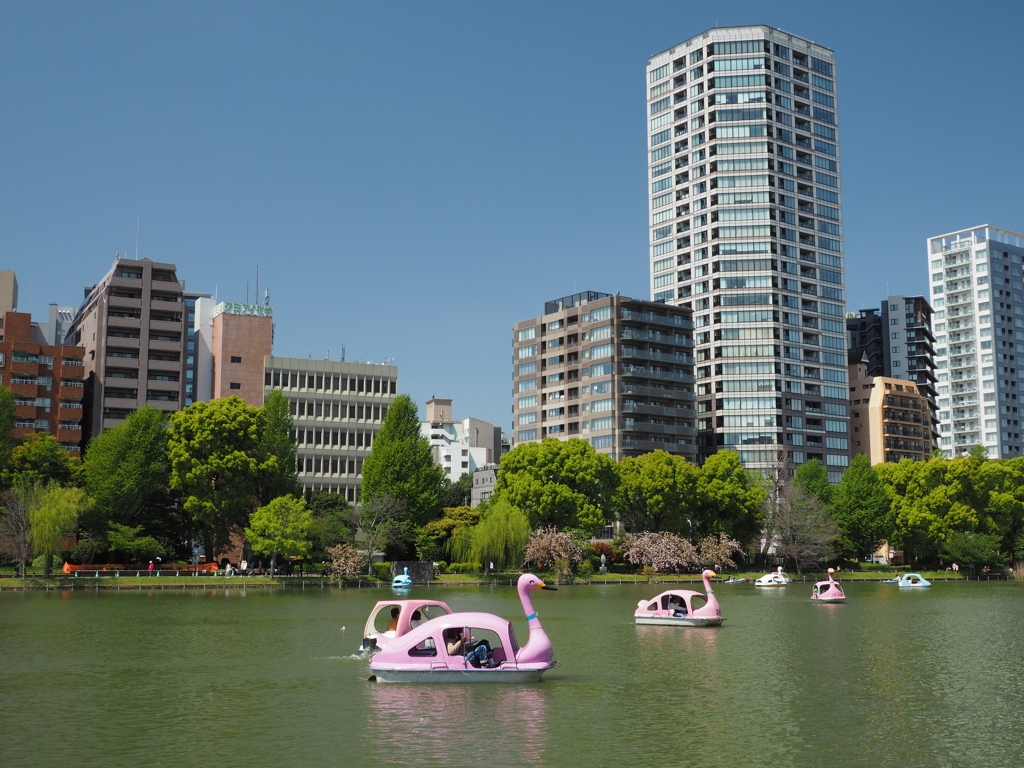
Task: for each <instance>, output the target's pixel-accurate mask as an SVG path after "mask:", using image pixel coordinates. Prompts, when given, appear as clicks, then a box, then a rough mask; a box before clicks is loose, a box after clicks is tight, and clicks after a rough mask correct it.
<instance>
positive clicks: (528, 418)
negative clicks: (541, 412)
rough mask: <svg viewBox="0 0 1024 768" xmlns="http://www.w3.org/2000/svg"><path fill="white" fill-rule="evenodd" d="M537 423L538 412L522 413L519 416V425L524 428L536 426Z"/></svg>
mask: <svg viewBox="0 0 1024 768" xmlns="http://www.w3.org/2000/svg"><path fill="white" fill-rule="evenodd" d="M536 423H537V412H536V411H530V412H529V413H520V414H519V425H520V426H522V425H524V424H536Z"/></svg>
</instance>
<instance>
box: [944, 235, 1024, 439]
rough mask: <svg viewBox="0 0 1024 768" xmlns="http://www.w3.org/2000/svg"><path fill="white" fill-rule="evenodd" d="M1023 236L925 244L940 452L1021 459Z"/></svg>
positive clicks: (960, 237)
mask: <svg viewBox="0 0 1024 768" xmlns="http://www.w3.org/2000/svg"><path fill="white" fill-rule="evenodd" d="M1022 260H1024V235H1022V234H1020V233H1019V232H1013V231H1010V230H1008V229H1000V228H999V227H993V226H992V225H990V224H985V225H982V226H979V227H973V228H971V229H962V230H959V231H957V232H950V233H949V234H945V235H940V236H938V237H932V238H929V239H928V267H929V274H930V276H931V279H930V285H931V298H932V301H931V304H932V307H934V308H935V347H936V349H935V359H936V362H935V366H936V369H937V371H938V399H939V430H940V443H941V444H940V448H942V451H943V453H944V454H945V455H946V456H956V455H959V454H962V453H965V452H966V451H968V450H969V449H970V448H971V447H972V446H975V445H979V446H983V447H984V448H985V450H986V451H987V452H988V455H989V456H991V457H993V458H1012V457H1014V456H1020V455H1021V444H1022V442H1021V433H1022V432H1024V428H1022V426H1021V420H1022V418H1024V413H1022V409H1024V402H1022V392H1021V389H1022V388H1024V368H1021V365H1020V360H1018V359H1017V358H1018V357H1019V356H1020V353H1021V350H1022V349H1024V302H1022V297H1024V289H1022V288H1021V282H1022V276H1021V269H1022V268H1024V267H1022V263H1021V262H1022Z"/></svg>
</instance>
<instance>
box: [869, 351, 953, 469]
mask: <svg viewBox="0 0 1024 768" xmlns="http://www.w3.org/2000/svg"><path fill="white" fill-rule="evenodd" d="M867 367H868V363H867V360H862V361H861V362H859V363H857V364H855V365H851V366H850V402H851V405H852V410H851V412H850V417H851V418H850V430H851V437H852V438H853V453H854V454H858V453H866V454H868V456H869V458H870V459H871V463H872V464H881V463H883V462H898V461H900V460H901V459H912V460H914V461H925V460H927V459H928V458H930V456H931V452H932V450H933V449H934V447H935V446H934V443H933V438H932V434H933V433H932V430H931V409H930V407H929V402H928V397H927V395H926V394H924V393H922V391H921V390H920V389H919V388H918V385H917V384H916V383H915V382H910V381H905V380H902V379H890V378H888V377H885V376H868V375H867Z"/></svg>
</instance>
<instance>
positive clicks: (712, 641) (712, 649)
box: [636, 625, 719, 657]
mask: <svg viewBox="0 0 1024 768" xmlns="http://www.w3.org/2000/svg"><path fill="white" fill-rule="evenodd" d="M718 634H719V633H718V632H709V631H708V630H707V629H704V628H702V627H659V626H644V625H637V628H636V639H637V641H638V646H637V652H638V653H639V655H640V656H641V657H643V656H644V655H646V654H648V653H654V654H659V655H660V654H664V653H666V652H671V651H679V650H685V651H696V652H700V651H707V652H708V653H709V654H712V655H715V654H717V652H718V651H717V644H718Z"/></svg>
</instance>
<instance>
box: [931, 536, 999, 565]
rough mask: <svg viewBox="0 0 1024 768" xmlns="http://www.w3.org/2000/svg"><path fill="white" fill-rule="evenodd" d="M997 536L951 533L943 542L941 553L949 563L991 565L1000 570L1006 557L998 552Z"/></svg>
mask: <svg viewBox="0 0 1024 768" xmlns="http://www.w3.org/2000/svg"><path fill="white" fill-rule="evenodd" d="M1001 543H1002V541H1001V537H1000V536H999V535H998V534H985V533H953V534H950V537H949V538H948V539H946V541H945V542H943V544H942V547H941V550H940V551H941V552H942V554H943V555H945V556H946V557H948V558H949V559H950V560H951V561H953V562H956V563H964V564H965V565H972V566H977V565H991V566H995V567H997V568H1001V567H1002V566H1004V565H1006V561H1007V559H1008V558H1007V556H1006V555H1005V554H1003V553H1002V552H1001V551H1000V545H1001Z"/></svg>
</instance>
